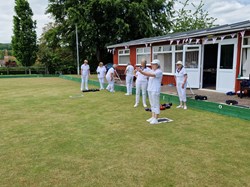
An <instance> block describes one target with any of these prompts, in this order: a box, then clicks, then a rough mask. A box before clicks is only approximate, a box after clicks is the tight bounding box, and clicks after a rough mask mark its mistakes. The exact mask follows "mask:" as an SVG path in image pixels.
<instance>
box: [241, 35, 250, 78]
mask: <svg viewBox="0 0 250 187" xmlns="http://www.w3.org/2000/svg"><path fill="white" fill-rule="evenodd" d="M246 38H247V39H249V40H250V36H245V37H243V38H242V42H241V55H240V58H241V59H240V73H239V74H240V76H243V75H242V74H241V72H242V63H243V50H244V49H249V50H250V42H249V44H248V45H244V39H246ZM249 58H250V57H249ZM241 78H242V79H249V77H248V76H246V77H241Z"/></svg>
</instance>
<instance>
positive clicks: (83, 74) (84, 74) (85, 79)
mask: <svg viewBox="0 0 250 187" xmlns="http://www.w3.org/2000/svg"><path fill="white" fill-rule="evenodd" d="M89 75H90V68H89V65H88V61H87V60H84V61H83V64H82V65H81V77H82V82H81V91H83V90H84V85H85V90H88V79H89Z"/></svg>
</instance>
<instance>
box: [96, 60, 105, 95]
mask: <svg viewBox="0 0 250 187" xmlns="http://www.w3.org/2000/svg"><path fill="white" fill-rule="evenodd" d="M106 71H107V70H106V67H105V66H103V63H102V62H100V63H99V66H98V67H97V69H96V72H97V77H98V79H99V83H100V90H103V89H104V87H103V84H104V77H105V75H106Z"/></svg>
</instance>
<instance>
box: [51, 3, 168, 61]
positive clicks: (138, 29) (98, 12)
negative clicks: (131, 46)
mask: <svg viewBox="0 0 250 187" xmlns="http://www.w3.org/2000/svg"><path fill="white" fill-rule="evenodd" d="M172 10H173V1H172V0H170V1H165V0H77V1H76V0H61V1H58V0H49V5H48V9H47V12H48V13H50V14H51V15H52V16H53V17H54V18H55V21H56V23H57V24H58V25H60V26H62V27H61V31H62V32H61V34H62V35H61V36H60V38H67V41H69V45H74V42H73V41H74V37H75V26H76V24H77V27H78V33H79V41H81V44H82V45H81V46H82V48H81V54H82V58H91V57H93V56H96V60H98V61H100V60H105V59H106V58H105V54H106V49H105V47H106V46H107V45H108V44H111V43H117V42H123V41H128V40H133V39H139V38H144V37H150V36H156V35H161V34H165V33H167V32H169V31H170V29H171V21H170V20H171V16H172V14H173V11H172Z"/></svg>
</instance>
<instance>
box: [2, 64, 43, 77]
mask: <svg viewBox="0 0 250 187" xmlns="http://www.w3.org/2000/svg"><path fill="white" fill-rule="evenodd" d="M20 74H29V75H31V74H47V71H46V68H45V67H35V66H30V67H0V75H20Z"/></svg>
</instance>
